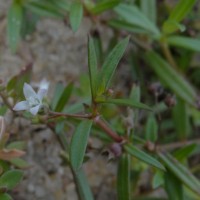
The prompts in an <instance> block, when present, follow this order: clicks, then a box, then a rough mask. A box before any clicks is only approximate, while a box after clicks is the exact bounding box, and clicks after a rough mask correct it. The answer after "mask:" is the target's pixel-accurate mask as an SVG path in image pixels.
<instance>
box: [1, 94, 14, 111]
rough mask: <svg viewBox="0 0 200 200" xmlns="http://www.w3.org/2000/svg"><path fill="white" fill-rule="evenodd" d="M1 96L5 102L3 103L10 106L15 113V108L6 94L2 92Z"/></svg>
mask: <svg viewBox="0 0 200 200" xmlns="http://www.w3.org/2000/svg"><path fill="white" fill-rule="evenodd" d="M0 96H1V98H2V100H3V102H4V103H5V104H6V105H7V106H8V108H9V109H10V110H11V111H13V106H12V104H11V103H10V102H9V101H8V98H7V97H6V96H5V94H4V93H2V92H0Z"/></svg>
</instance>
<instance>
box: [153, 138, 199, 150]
mask: <svg viewBox="0 0 200 200" xmlns="http://www.w3.org/2000/svg"><path fill="white" fill-rule="evenodd" d="M190 144H200V138H196V139H194V140H188V141H180V142H174V143H170V144H165V145H158V146H156V149H157V150H158V151H169V150H173V149H176V148H179V147H183V146H184V145H190Z"/></svg>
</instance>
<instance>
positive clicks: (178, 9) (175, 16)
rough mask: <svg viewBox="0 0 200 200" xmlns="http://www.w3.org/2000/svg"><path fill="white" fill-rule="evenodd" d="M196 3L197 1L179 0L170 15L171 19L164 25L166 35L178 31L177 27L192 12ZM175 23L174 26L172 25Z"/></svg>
mask: <svg viewBox="0 0 200 200" xmlns="http://www.w3.org/2000/svg"><path fill="white" fill-rule="evenodd" d="M195 3H196V0H190V1H188V0H179V1H178V3H177V5H176V6H175V7H174V9H173V10H172V12H171V13H170V16H169V18H168V19H167V21H165V22H164V24H163V31H164V33H172V32H174V31H176V30H177V28H178V27H177V25H176V24H178V23H179V22H180V21H182V20H183V19H184V18H185V16H186V15H187V14H188V13H189V12H190V11H191V9H192V7H193V6H194V4H195ZM172 23H174V26H173V25H172Z"/></svg>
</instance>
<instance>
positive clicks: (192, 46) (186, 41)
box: [167, 35, 200, 52]
mask: <svg viewBox="0 0 200 200" xmlns="http://www.w3.org/2000/svg"><path fill="white" fill-rule="evenodd" d="M167 43H168V44H170V45H172V46H177V47H182V48H184V49H188V50H192V51H197V52H200V39H197V38H189V37H184V36H177V35H174V36H171V37H168V38H167Z"/></svg>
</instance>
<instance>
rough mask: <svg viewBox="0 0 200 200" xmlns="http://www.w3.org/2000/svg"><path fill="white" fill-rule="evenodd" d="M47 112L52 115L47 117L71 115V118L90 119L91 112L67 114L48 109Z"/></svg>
mask: <svg viewBox="0 0 200 200" xmlns="http://www.w3.org/2000/svg"><path fill="white" fill-rule="evenodd" d="M49 114H50V115H52V116H50V117H48V119H52V118H57V117H73V118H82V119H91V117H92V115H91V114H67V113H59V112H54V111H49Z"/></svg>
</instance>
